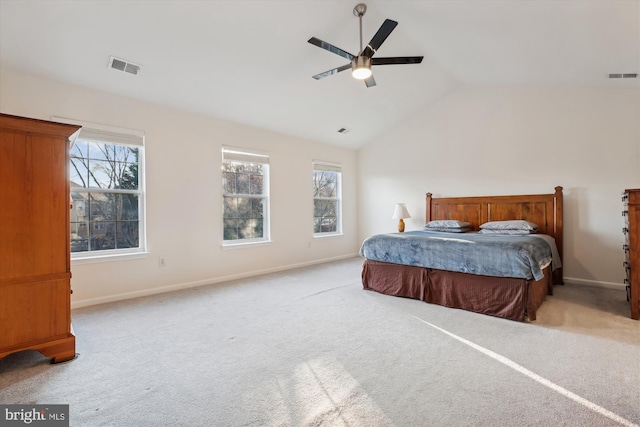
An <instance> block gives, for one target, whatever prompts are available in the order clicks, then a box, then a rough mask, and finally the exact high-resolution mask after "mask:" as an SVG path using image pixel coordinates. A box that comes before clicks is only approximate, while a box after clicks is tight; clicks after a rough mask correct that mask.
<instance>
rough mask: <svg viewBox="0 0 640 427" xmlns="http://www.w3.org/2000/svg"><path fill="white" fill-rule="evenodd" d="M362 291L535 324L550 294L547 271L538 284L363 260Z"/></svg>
mask: <svg viewBox="0 0 640 427" xmlns="http://www.w3.org/2000/svg"><path fill="white" fill-rule="evenodd" d="M362 285H363V287H364V289H367V290H372V291H376V292H379V293H382V294H386V295H394V296H400V297H406V298H413V299H418V300H421V301H425V302H428V303H432V304H438V305H442V306H445V307H452V308H460V309H463V310H468V311H473V312H475V313H482V314H488V315H491V316H497V317H502V318H505V319H511V320H517V321H524V320H525V318H526V317H528V318H529V320H530V321H531V320H536V311H537V309H538V308H539V307H540V306H541V305H542V303H543V302H544V299H545V296H546V295H551V294H552V289H553V285H552V279H551V272H550V268H549V267H547V268H545V269H544V277H543V278H542V279H540V280H536V281H534V280H527V279H517V278H510V277H489V276H478V275H474V274H467V273H455V272H450V271H443V270H435V269H431V268H422V267H413V266H407V265H398V264H390V263H386V262H379V261H371V260H367V259H365V261H364V263H363V265H362Z"/></svg>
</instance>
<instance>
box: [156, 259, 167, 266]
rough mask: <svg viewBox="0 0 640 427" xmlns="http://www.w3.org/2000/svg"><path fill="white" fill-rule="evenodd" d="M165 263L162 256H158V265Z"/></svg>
mask: <svg viewBox="0 0 640 427" xmlns="http://www.w3.org/2000/svg"><path fill="white" fill-rule="evenodd" d="M165 265H166V264H165V263H164V258H158V267H164V266H165Z"/></svg>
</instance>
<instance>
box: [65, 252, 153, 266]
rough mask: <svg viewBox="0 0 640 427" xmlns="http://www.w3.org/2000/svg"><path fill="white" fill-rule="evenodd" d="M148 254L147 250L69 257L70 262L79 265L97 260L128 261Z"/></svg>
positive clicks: (96, 261)
mask: <svg viewBox="0 0 640 427" xmlns="http://www.w3.org/2000/svg"><path fill="white" fill-rule="evenodd" d="M148 255H149V252H135V253H127V254H102V255H91V256H83V257H80V258H71V264H72V265H80V264H94V263H98V262H112V261H128V260H130V259H142V258H146V257H147V256H148Z"/></svg>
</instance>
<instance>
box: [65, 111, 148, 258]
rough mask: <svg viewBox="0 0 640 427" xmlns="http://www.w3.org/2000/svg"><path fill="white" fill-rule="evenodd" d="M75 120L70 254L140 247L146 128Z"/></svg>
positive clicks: (127, 250)
mask: <svg viewBox="0 0 640 427" xmlns="http://www.w3.org/2000/svg"><path fill="white" fill-rule="evenodd" d="M68 122H70V121H68ZM77 124H82V125H83V127H82V129H81V130H80V133H79V135H78V137H77V138H76V140H75V142H74V143H73V145H72V147H71V150H70V153H69V184H70V187H71V199H72V200H71V201H72V207H71V224H70V225H71V252H72V257H73V258H74V259H77V258H82V257H87V256H100V255H114V254H129V253H138V252H143V251H144V250H145V247H144V242H145V239H144V223H143V221H144V215H143V212H144V185H143V175H144V173H143V171H144V167H143V166H144V134H143V133H142V132H136V131H131V132H132V133H124V132H122V131H121V130H117V131H113V130H110V129H107V128H106V127H104V126H100V125H90V124H83V123H77ZM91 126H94V127H91Z"/></svg>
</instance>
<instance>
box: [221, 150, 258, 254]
mask: <svg viewBox="0 0 640 427" xmlns="http://www.w3.org/2000/svg"><path fill="white" fill-rule="evenodd" d="M222 199H223V206H224V208H223V209H224V213H223V229H224V243H225V244H229V243H246V242H260V241H268V240H269V156H268V155H266V154H261V153H255V152H248V151H246V150H242V149H234V148H231V147H223V148H222Z"/></svg>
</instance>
